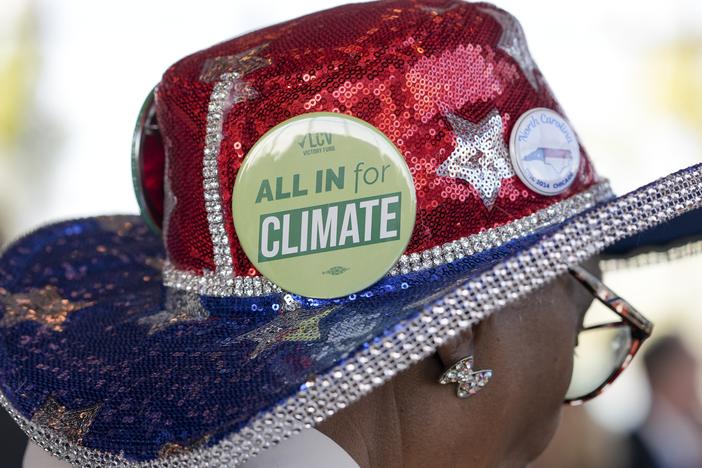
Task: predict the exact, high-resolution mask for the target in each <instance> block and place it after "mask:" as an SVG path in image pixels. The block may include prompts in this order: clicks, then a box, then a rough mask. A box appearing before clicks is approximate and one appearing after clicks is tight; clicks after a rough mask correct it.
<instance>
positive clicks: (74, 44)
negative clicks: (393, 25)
mask: <svg viewBox="0 0 702 468" xmlns="http://www.w3.org/2000/svg"><path fill="white" fill-rule="evenodd" d="M341 3H346V2H337V1H329V0H325V1H318V0H314V1H310V0H305V1H297V2H273V1H269V0H257V1H255V2H244V1H236V2H235V1H228V2H224V1H211V0H199V1H198V2H196V3H195V4H193V3H191V2H172V1H167V0H152V1H148V2H146V1H136V0H133V1H121V2H108V3H105V2H94V1H88V0H74V1H71V2H59V1H50V0H3V1H2V8H1V9H0V246H1V245H3V244H5V243H7V242H8V241H10V240H12V239H14V238H16V237H17V236H19V235H21V234H23V233H25V232H27V231H29V230H31V229H34V228H35V227H37V226H38V225H42V224H46V223H49V222H52V221H55V220H60V219H65V218H69V217H82V216H91V215H96V214H106V213H122V212H137V210H138V208H137V204H136V201H135V199H134V197H133V194H132V188H131V175H130V144H131V136H132V131H133V127H134V123H135V119H136V115H137V112H138V110H139V107H140V106H141V103H142V101H143V99H144V97H145V96H146V94H147V93H148V91H149V90H150V89H151V87H152V86H153V85H154V84H155V83H157V82H158V81H159V78H160V75H161V73H162V72H163V71H164V70H165V69H166V68H167V67H168V66H169V65H170V64H171V63H173V62H174V61H176V60H177V59H179V58H181V57H183V56H184V55H187V54H189V53H191V52H194V51H196V50H199V49H201V48H204V47H207V46H210V45H212V44H214V43H216V42H220V41H222V40H225V39H228V38H231V37H234V36H237V35H240V34H242V33H245V32H247V31H250V30H254V29H258V28H260V27H263V26H266V25H269V24H273V23H277V22H280V21H284V20H287V19H291V18H294V17H296V16H300V15H302V14H306V13H310V12H313V11H316V10H320V9H324V8H328V7H330V6H333V5H336V4H341ZM496 4H497V5H498V6H501V7H503V8H505V9H507V10H509V11H511V12H512V13H513V14H515V16H517V18H519V19H520V21H521V22H522V25H523V27H524V30H525V32H526V35H527V39H528V41H529V47H530V49H531V52H532V55H533V56H534V59H535V60H536V62H537V64H538V65H539V66H540V68H541V71H542V73H543V74H544V75H545V76H546V77H547V80H548V82H549V84H550V85H551V87H552V88H553V89H554V91H555V93H556V96H557V97H558V99H559V101H560V103H561V105H562V106H563V108H564V109H565V111H566V112H567V114H568V117H569V119H570V120H571V122H572V124H573V125H574V127H575V129H576V130H577V131H578V133H579V134H580V136H581V139H582V141H583V142H584V143H585V146H586V148H587V150H588V152H589V154H590V156H591V158H592V159H593V160H594V163H595V165H596V167H597V168H598V169H599V171H600V173H602V174H604V175H606V176H608V177H610V178H611V181H612V184H613V186H614V188H615V190H616V191H617V192H618V193H624V192H626V191H629V190H631V189H634V188H636V187H638V186H640V185H642V184H643V183H646V182H648V181H650V180H653V179H655V178H657V177H660V176H663V175H666V174H668V173H670V172H673V171H675V170H677V169H679V168H682V167H684V166H688V165H691V164H694V163H696V162H700V161H702V2H700V1H699V0H668V1H666V2H640V1H622V0H619V1H611V0H609V1H604V0H591V1H589V2H563V1H557V0H531V1H524V0H502V1H497V2H496ZM700 266H702V257H690V258H687V259H683V260H679V261H676V262H674V263H668V264H659V265H653V266H643V267H638V268H636V269H634V270H627V271H614V272H610V273H607V274H606V276H605V281H606V282H607V283H608V284H609V285H611V287H613V289H615V290H616V291H617V292H619V293H620V294H621V295H622V296H623V297H625V298H627V299H629V300H630V301H631V302H632V303H633V304H634V305H635V306H637V307H638V308H639V309H640V310H641V311H642V312H643V313H644V314H645V315H647V316H648V317H649V318H651V319H652V320H654V321H655V322H656V330H655V334H654V338H653V339H652V340H650V343H648V344H647V347H648V348H652V347H655V346H656V342H657V341H658V342H659V343H661V344H660V346H658V347H657V348H656V349H654V350H652V351H651V352H650V353H649V354H650V356H649V359H647V360H646V362H647V363H649V365H648V366H646V369H647V370H648V374H647V372H646V370H645V369H644V365H643V363H644V359H641V358H639V359H637V360H636V362H635V364H634V365H633V366H632V368H631V369H630V370H629V371H627V372H626V373H625V374H624V376H623V377H622V378H621V379H619V380H618V381H617V383H616V384H615V385H614V386H612V387H611V388H610V389H609V390H608V391H607V392H606V393H605V394H604V395H603V396H601V397H600V398H598V399H597V400H595V401H594V402H592V403H591V404H588V405H586V406H585V407H583V408H576V409H567V410H566V412H565V415H564V420H563V423H562V425H561V428H560V429H559V432H558V434H557V436H556V438H555V440H554V442H553V443H552V444H551V447H549V449H548V451H547V452H546V454H544V456H543V457H542V459H541V460H539V461H538V462H537V463H536V465H537V466H539V467H580V466H582V467H609V466H611V467H621V466H627V464H629V463H630V461H629V459H628V458H627V457H628V455H627V454H628V453H639V452H640V450H639V451H637V450H638V449H636V450H634V451H632V450H630V448H631V447H636V444H637V443H640V444H643V445H645V442H646V441H647V440H650V439H652V438H653V439H656V436H655V434H658V432H656V431H659V432H660V431H661V429H660V427H658V428H656V427H654V428H650V427H649V426H651V421H652V420H655V419H656V417H658V419H661V418H662V419H663V421H664V422H665V423H666V424H667V426H665V425H664V426H665V427H668V430H664V431H662V433H663V434H664V435H665V434H667V436H660V437H659V439H661V440H659V442H656V443H657V444H658V445H660V446H661V447H664V450H668V449H667V448H665V447H669V450H670V451H671V453H672V452H675V453H682V454H684V455H686V456H687V455H689V456H690V457H694V456H699V457H700V458H697V460H698V462H699V464H695V463H693V464H691V465H669V466H689V467H694V466H702V461H700V460H702V455H700V453H699V451H701V450H702V449H700V447H702V427H701V426H700V425H699V422H695V421H692V422H691V421H690V420H691V419H693V418H687V419H686V418H684V417H680V414H679V413H681V412H682V413H685V410H681V409H679V408H677V406H675V405H674V404H672V403H671V401H672V400H675V401H676V402H677V401H678V400H681V401H682V400H684V401H683V403H684V404H688V405H690V407H689V408H687V410H686V411H687V413H689V414H699V404H698V403H697V402H698V401H699V400H698V397H699V392H698V390H697V389H698V388H702V387H701V386H700V385H698V383H699V382H698V381H699V377H698V374H697V373H696V366H697V361H699V360H700V359H702V340H700V339H699V336H700V334H701V333H702V314H701V313H700V311H701V310H702V307H701V306H702V288H700V287H699V284H700V280H699V278H700V274H699V270H700ZM667 335H672V336H674V337H675V338H666V339H665V340H663V341H662V342H661V338H662V337H664V336H667ZM644 351H646V349H644ZM651 363H653V364H651ZM647 375H650V378H647ZM649 381H650V382H651V383H653V384H654V385H653V388H655V390H654V391H652V390H651V388H652V387H651V386H650V385H649ZM666 382H675V384H674V385H672V387H673V390H672V391H671V389H670V388H669V387H670V386H671V385H666V384H665V383H666ZM676 388H677V389H680V388H684V389H686V391H687V393H686V394H685V395H681V394H680V393H683V392H682V391H677V394H676V390H675V389H676ZM666 392H667V393H666ZM669 393H672V394H675V395H673V396H671V395H668V394H669ZM669 400H671V401H669ZM681 404H682V403H681ZM683 407H684V405H683ZM661 408H663V409H661ZM676 408H677V409H676ZM666 411H667V412H666ZM659 413H660V414H663V416H660V414H659ZM674 416H675V417H674ZM676 417H677V419H676ZM0 419H2V421H0V433H1V434H3V436H4V437H3V438H2V441H0V466H3V467H4V466H8V467H9V466H19V463H20V460H21V455H22V452H23V444H24V439H23V436H22V435H21V433H20V432H18V430H17V429H15V428H14V425H13V424H12V423H11V422H9V420H8V419H7V417H6V416H5V415H4V413H3V414H2V415H1V416H0ZM671 428H672V429H671ZM632 434H633V435H632ZM642 434H643V436H642ZM647 434H648V435H647ZM650 434H654V436H651V435H650ZM666 437H667V439H670V440H667V439H666ZM663 439H666V440H663ZM642 441H643V442H642ZM666 444H667V445H666ZM671 444H672V445H671ZM676 444H677V445H676ZM692 446H694V447H692ZM695 450H697V451H698V452H696V451H695ZM688 452H689V454H688ZM690 460H695V458H690ZM679 461H680V460H673V462H676V463H677V462H679ZM683 461H685V460H683ZM633 463H636V462H633ZM640 463H643V462H640ZM671 463H672V462H671ZM629 466H646V465H644V464H638V465H637V464H633V465H629Z"/></svg>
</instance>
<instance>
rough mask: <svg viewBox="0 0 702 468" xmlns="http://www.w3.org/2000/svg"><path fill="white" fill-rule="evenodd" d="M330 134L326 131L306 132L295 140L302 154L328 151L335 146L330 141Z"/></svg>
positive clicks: (307, 154)
mask: <svg viewBox="0 0 702 468" xmlns="http://www.w3.org/2000/svg"><path fill="white" fill-rule="evenodd" d="M332 138H333V137H332V134H331V133H326V132H317V133H308V134H306V135H305V136H303V137H302V139H300V140H299V141H298V142H297V145H298V146H299V147H300V149H301V150H302V155H303V156H309V155H310V154H318V153H329V152H331V151H334V150H335V149H336V148H335V147H334V145H333V143H332Z"/></svg>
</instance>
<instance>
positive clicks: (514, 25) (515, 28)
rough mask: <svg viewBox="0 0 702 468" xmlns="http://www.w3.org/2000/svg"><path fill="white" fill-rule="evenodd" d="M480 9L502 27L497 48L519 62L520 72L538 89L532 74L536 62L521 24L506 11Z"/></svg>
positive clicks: (534, 76)
mask: <svg viewBox="0 0 702 468" xmlns="http://www.w3.org/2000/svg"><path fill="white" fill-rule="evenodd" d="M481 11H482V12H483V13H485V14H488V15H490V16H492V17H493V18H494V19H495V21H497V22H498V23H500V26H501V27H502V35H501V36H500V40H499V42H498V43H497V48H498V49H501V50H503V51H505V52H506V53H507V54H508V55H509V56H510V57H512V58H513V59H514V60H515V62H517V63H518V64H519V68H521V69H522V73H524V76H525V77H526V79H527V81H529V84H531V86H532V88H534V89H538V88H539V83H538V81H537V79H536V75H535V74H534V71H535V70H536V64H535V63H534V59H532V58H531V54H530V53H529V48H528V47H527V43H526V38H525V37H524V30H523V29H522V25H521V24H519V21H517V19H516V18H515V17H514V16H512V15H510V14H509V13H507V12H506V11H502V10H497V9H494V8H482V9H481Z"/></svg>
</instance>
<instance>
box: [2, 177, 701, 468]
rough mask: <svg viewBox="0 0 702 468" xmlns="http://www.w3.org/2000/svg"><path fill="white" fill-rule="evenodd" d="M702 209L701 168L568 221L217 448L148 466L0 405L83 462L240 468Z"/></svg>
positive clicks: (47, 445)
mask: <svg viewBox="0 0 702 468" xmlns="http://www.w3.org/2000/svg"><path fill="white" fill-rule="evenodd" d="M700 207H702V165H697V166H693V167H691V168H689V169H686V170H684V171H681V172H679V173H676V174H672V175H670V176H668V177H665V178H663V179H660V180H658V181H657V182H654V183H653V184H650V185H648V186H645V187H643V188H641V189H639V190H636V191H634V192H632V193H629V194H628V195H625V196H623V197H621V198H618V199H616V200H612V201H611V202H609V203H604V204H602V205H600V206H598V207H596V208H594V209H593V210H591V211H588V212H586V213H583V214H581V215H580V216H577V217H576V218H573V219H570V220H568V221H566V222H565V223H564V224H563V226H561V227H560V228H559V229H558V230H557V231H555V232H554V233H552V234H550V235H548V236H546V237H544V239H542V240H541V241H540V242H538V243H537V244H536V245H534V246H533V247H531V248H529V249H527V250H525V251H523V252H521V253H519V254H517V255H515V256H513V257H512V258H509V259H507V260H504V261H502V262H500V263H498V264H497V265H495V266H494V267H492V268H490V269H489V270H486V271H485V272H484V273H482V274H481V275H480V276H478V277H477V278H475V279H473V280H470V281H468V282H467V283H466V284H464V285H463V286H462V287H460V288H458V289H456V290H455V291H454V292H453V293H452V294H449V295H447V296H445V297H444V298H443V299H441V300H439V301H437V302H435V303H433V304H428V305H427V306H426V307H425V308H424V310H423V311H422V312H421V313H420V314H419V315H418V316H417V317H416V318H415V319H412V320H411V321H409V322H408V323H406V324H405V326H403V327H402V330H401V331H395V332H393V333H390V334H388V335H386V336H384V337H383V338H381V339H379V340H377V342H376V341H374V342H373V344H372V345H370V346H368V347H366V348H363V349H362V350H361V351H359V352H357V353H356V354H354V355H353V356H351V357H349V358H348V359H347V360H346V361H345V362H344V363H343V364H340V365H338V366H336V367H334V368H332V369H331V370H330V371H328V372H326V373H325V374H322V375H319V376H317V377H315V378H314V379H312V380H310V381H309V382H307V383H306V384H304V385H303V386H302V387H301V390H300V391H299V392H298V393H297V394H295V395H293V396H291V397H290V398H288V399H287V400H286V401H284V402H282V403H280V404H278V405H277V406H275V407H273V408H271V409H270V410H268V411H265V412H263V413H261V414H259V415H258V416H256V417H255V418H253V419H252V420H251V421H250V422H249V424H247V426H246V427H244V428H243V429H242V430H240V431H239V432H237V433H235V434H231V435H230V436H228V437H226V438H225V439H223V440H221V441H220V442H218V443H217V444H216V445H214V446H212V447H207V448H202V449H196V450H193V451H192V452H189V453H187V454H182V455H177V456H173V457H170V458H166V459H163V460H153V461H149V462H137V463H135V462H129V461H128V460H125V459H124V458H123V457H121V456H119V455H114V454H111V453H104V452H100V451H98V450H95V449H89V448H85V447H81V446H78V445H75V444H72V443H70V442H68V441H67V440H66V439H65V438H63V437H62V436H60V435H58V434H57V433H56V432H54V431H52V430H50V429H46V428H41V427H38V426H37V425H36V424H34V423H32V422H30V421H28V420H27V419H26V418H25V417H24V416H22V415H21V414H19V413H18V412H17V411H16V410H15V409H14V408H12V406H11V405H10V403H9V402H8V400H7V398H6V397H5V396H4V395H0V403H1V404H2V405H3V406H4V407H5V409H6V410H7V411H8V412H9V413H10V415H11V416H12V417H13V418H14V419H15V420H16V421H17V423H18V424H19V425H20V427H22V429H23V430H24V431H25V432H26V433H27V434H29V436H30V437H31V439H32V440H33V441H34V442H36V443H37V444H38V445H39V446H41V447H43V448H44V449H46V450H48V451H49V452H51V453H52V454H53V455H54V456H56V457H59V458H61V459H63V460H66V461H68V462H70V463H73V464H76V465H78V466H87V465H91V466H124V465H128V466H142V467H205V466H209V467H211V466H235V465H237V464H240V463H242V462H243V461H245V460H247V459H248V458H250V457H252V456H253V455H255V454H257V453H259V452H260V451H261V450H264V449H266V448H268V447H270V446H271V445H274V444H276V443H278V442H279V441H281V440H283V439H285V438H287V437H290V436H291V435H293V434H295V433H297V432H299V431H300V430H302V429H303V428H305V427H311V426H314V425H316V424H318V423H320V422H321V421H323V420H324V419H326V418H328V417H329V416H331V415H333V414H334V413H336V412H337V411H339V410H340V409H343V408H345V407H346V406H348V405H349V404H351V403H353V402H354V401H356V400H358V399H359V398H360V397H362V396H363V395H365V394H366V393H368V392H369V391H370V390H372V389H373V388H376V387H378V386H380V385H382V384H383V383H385V382H387V381H388V380H390V379H391V378H392V377H393V376H394V375H395V374H397V373H398V372H401V371H402V370H404V369H406V368H407V367H408V366H410V365H411V364H412V363H414V362H417V361H419V360H421V359H423V358H425V357H427V356H429V355H430V354H431V353H433V352H434V351H435V349H436V348H437V347H438V346H440V345H441V344H442V343H444V341H445V340H447V339H450V338H451V337H453V336H455V335H456V334H457V333H458V332H459V331H460V330H462V329H464V328H467V327H470V326H473V325H475V324H476V323H478V322H479V321H480V320H482V319H483V318H485V317H487V316H489V315H490V314H491V313H493V312H494V311H496V310H498V309H500V308H502V307H504V306H505V305H506V304H508V303H510V302H512V301H515V300H517V299H519V298H520V297H523V296H525V295H527V294H529V293H530V292H532V291H534V290H535V289H537V288H540V287H542V286H543V285H545V284H546V283H548V282H550V281H552V280H553V279H554V278H555V277H557V276H559V275H560V274H562V273H564V272H565V271H566V269H567V267H568V265H570V264H577V263H581V262H583V261H585V260H587V259H588V258H589V257H591V256H592V255H595V254H597V253H599V252H601V251H602V250H603V249H604V248H605V247H607V246H609V245H612V244H613V243H615V242H617V241H619V240H621V239H623V238H625V237H628V236H631V235H634V234H636V233H638V232H641V231H644V230H646V229H649V228H651V227H653V226H655V225H657V224H660V223H663V222H666V221H669V220H671V219H673V218H675V217H676V216H679V215H681V214H683V213H686V212H688V211H690V210H693V209H697V208H700Z"/></svg>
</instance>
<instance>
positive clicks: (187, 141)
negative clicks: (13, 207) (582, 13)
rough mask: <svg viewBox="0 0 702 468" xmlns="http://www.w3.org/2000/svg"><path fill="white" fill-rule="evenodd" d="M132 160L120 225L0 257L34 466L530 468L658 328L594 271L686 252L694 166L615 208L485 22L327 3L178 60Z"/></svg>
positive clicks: (541, 87)
mask: <svg viewBox="0 0 702 468" xmlns="http://www.w3.org/2000/svg"><path fill="white" fill-rule="evenodd" d="M133 167H134V174H135V187H136V191H137V197H138V200H139V202H140V205H141V207H142V216H141V217H136V216H105V217H93V218H85V219H79V220H71V221H66V222H63V223H58V224H52V225H49V226H45V227H42V228H39V229H38V230H37V231H35V232H33V233H31V234H29V235H27V236H25V237H23V238H22V239H20V240H18V241H16V242H15V243H14V244H13V245H11V246H10V247H9V248H8V249H7V250H6V251H5V252H4V254H3V255H2V258H1V259H0V288H1V289H0V312H1V314H2V315H1V316H0V324H1V325H2V327H0V350H1V351H2V353H1V354H0V356H1V358H2V364H3V366H2V373H1V374H0V383H1V384H2V385H1V386H0V389H1V390H2V392H1V393H0V402H1V403H2V405H3V406H4V408H5V409H6V410H7V411H8V412H9V413H10V415H12V417H13V418H14V419H15V420H16V421H17V423H18V424H19V425H20V426H21V427H22V428H23V429H24V430H25V431H26V432H27V433H28V434H29V435H30V437H31V438H32V441H33V442H34V443H35V444H36V446H38V447H40V448H38V447H36V446H32V447H30V449H29V451H28V455H27V465H28V466H29V465H31V464H34V466H37V463H43V461H37V460H41V459H40V458H35V457H40V456H41V455H40V454H43V452H41V449H43V450H45V451H46V452H48V453H50V454H51V455H53V456H55V457H56V458H57V459H61V460H64V461H65V462H68V463H72V464H74V465H77V466H131V465H134V466H154V467H156V466H164V467H165V466H169V467H171V466H188V467H190V466H239V465H243V466H248V467H256V466H287V467H290V466H308V467H312V466H356V465H360V466H524V465H525V464H527V463H528V462H529V461H530V460H532V459H534V458H535V457H536V456H537V455H538V454H539V453H540V452H541V451H542V450H543V449H544V447H545V446H546V444H547V443H548V441H549V439H550V437H551V435H552V433H553V431H554V430H555V427H556V424H557V421H558V416H559V412H560V407H561V405H562V403H564V402H565V403H569V404H580V403H583V402H584V401H587V400H589V399H591V398H593V397H594V396H596V395H597V394H599V393H600V392H601V391H602V390H603V389H604V388H605V387H606V386H607V385H609V384H610V383H611V382H612V381H613V380H614V379H615V378H616V377H617V376H618V375H619V373H620V372H621V371H622V370H623V369H624V368H625V367H626V366H627V365H628V363H629V362H630V361H631V359H632V358H633V356H634V355H635V354H636V352H637V351H638V349H639V347H640V346H641V344H642V342H643V341H644V340H645V339H646V338H647V337H648V336H649V335H650V333H651V330H652V324H651V323H650V322H649V321H648V320H647V319H646V318H645V317H644V316H643V315H641V314H640V313H639V312H637V311H636V310H635V309H634V308H633V307H632V306H631V305H630V304H629V303H628V302H627V301H625V300H624V299H622V298H620V297H618V296H617V295H616V294H615V293H613V292H612V291H611V290H610V289H609V288H607V287H606V286H605V285H604V284H603V283H602V282H601V280H600V278H599V277H600V273H599V268H598V261H599V260H601V259H604V258H628V257H633V256H636V255H637V254H641V253H647V254H648V255H651V254H650V252H655V251H661V252H662V251H666V250H667V249H668V248H671V247H674V248H676V249H677V250H675V252H680V251H681V249H682V251H684V249H686V247H684V245H692V244H691V242H693V241H696V240H698V239H699V237H700V233H701V232H702V229H701V227H702V223H700V220H702V211H701V210H702V184H701V181H702V166H700V165H697V166H692V167H689V168H686V169H682V170H681V171H679V172H677V173H674V174H671V175H669V176H665V177H662V178H661V179H659V180H657V181H654V182H652V183H651V184H649V185H647V186H645V187H642V188H640V189H638V190H635V191H633V192H631V193H629V194H626V195H623V196H620V197H616V196H615V195H614V194H613V193H612V191H611V190H610V188H609V185H608V183H607V180H606V179H604V178H603V177H602V176H601V175H599V174H598V173H597V172H596V170H595V168H594V167H593V165H592V162H591V161H590V159H589V157H588V155H587V153H586V152H585V150H584V149H583V147H582V146H581V144H580V140H579V138H578V136H577V134H575V132H574V131H573V129H572V127H571V126H570V123H569V122H568V120H567V118H566V117H565V115H564V112H563V110H562V109H561V108H560V106H559V105H558V103H557V102H556V100H555V98H554V96H553V94H552V92H551V90H550V88H549V86H548V85H547V84H546V81H545V79H544V77H543V76H542V75H541V73H540V72H539V70H538V68H537V67H536V65H535V64H534V62H533V60H532V59H531V56H530V55H529V51H528V49H527V46H526V43H525V40H524V37H523V33H522V29H521V26H520V25H519V23H518V22H517V21H516V19H515V18H513V17H512V16H511V15H509V14H508V13H506V12H504V11H503V10H501V9H499V8H496V7H494V6H492V5H489V4H484V3H477V4H471V3H464V2H460V1H447V2H431V1H428V0H427V1H421V2H420V1H407V0H396V1H384V2H374V3H363V4H351V5H345V6H341V7H338V8H333V9H330V10H326V11H322V12H318V13H315V14H312V15H307V16H304V17H301V18H298V19H295V20H292V21H288V22H286V23H282V24H279V25H275V26H271V27H268V28H265V29H261V30H259V31H254V32H252V33H249V34H246V35H243V36H241V37H238V38H236V39H232V40H230V41H226V42H223V43H220V44H217V45H215V46H213V47H211V48H209V49H206V50H204V51H201V52H198V53H196V54H193V55H191V56H189V57H186V58H184V59H182V60H181V61H179V62H177V63H176V64H174V65H173V66H172V67H170V68H169V69H168V70H167V71H166V73H165V74H164V76H163V79H162V80H161V82H160V83H159V84H158V86H157V87H156V88H155V90H154V92H153V93H152V94H151V95H150V96H149V97H148V98H147V100H146V102H145V104H144V106H143V109H142V112H141V114H140V116H139V122H138V125H137V130H136V133H135V139H134V160H133ZM660 255H664V254H662V253H661V254H660ZM592 300H598V301H601V302H603V303H604V304H605V305H606V306H607V307H608V308H609V310H610V311H611V319H610V320H609V321H606V322H605V323H599V324H596V325H592V323H591V322H592V321H591V320H588V314H587V310H588V305H589V304H590V302H591V301H592ZM575 349H577V354H574V350H575Z"/></svg>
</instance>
